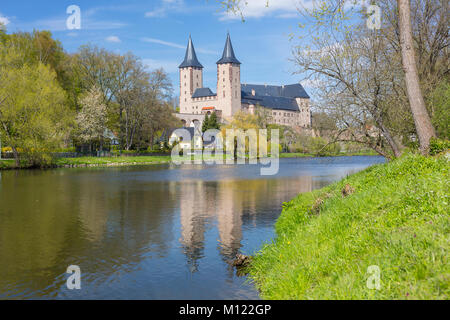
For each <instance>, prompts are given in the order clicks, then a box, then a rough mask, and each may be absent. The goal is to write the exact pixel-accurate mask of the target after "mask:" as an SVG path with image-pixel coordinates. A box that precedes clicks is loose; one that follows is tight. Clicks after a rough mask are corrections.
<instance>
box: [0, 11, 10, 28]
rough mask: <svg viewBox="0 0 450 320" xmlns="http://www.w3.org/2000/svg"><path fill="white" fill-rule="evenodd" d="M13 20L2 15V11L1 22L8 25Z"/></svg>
mask: <svg viewBox="0 0 450 320" xmlns="http://www.w3.org/2000/svg"><path fill="white" fill-rule="evenodd" d="M10 22H11V21H10V20H9V19H8V17H5V16H2V14H1V13H0V24H3V25H5V26H6V25H8V24H9V23H10Z"/></svg>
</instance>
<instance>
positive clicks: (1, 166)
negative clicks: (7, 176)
mask: <svg viewBox="0 0 450 320" xmlns="http://www.w3.org/2000/svg"><path fill="white" fill-rule="evenodd" d="M14 167H15V163H14V160H4V159H0V170H5V169H12V168H14Z"/></svg>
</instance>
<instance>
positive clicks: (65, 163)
mask: <svg viewBox="0 0 450 320" xmlns="http://www.w3.org/2000/svg"><path fill="white" fill-rule="evenodd" d="M369 155H370V156H372V155H377V154H372V153H348V154H344V153H342V154H338V155H327V156H329V157H336V156H369ZM316 156H317V155H314V154H307V153H281V154H280V158H304V157H316ZM224 159H225V158H224ZM170 162H171V156H135V157H131V156H122V157H79V158H57V159H55V160H54V162H53V164H52V165H50V167H54V168H77V167H119V166H133V165H153V164H161V163H170ZM13 169H31V167H30V166H26V165H21V166H19V167H17V166H16V165H15V162H14V160H10V159H7V160H5V159H3V160H0V170H13Z"/></svg>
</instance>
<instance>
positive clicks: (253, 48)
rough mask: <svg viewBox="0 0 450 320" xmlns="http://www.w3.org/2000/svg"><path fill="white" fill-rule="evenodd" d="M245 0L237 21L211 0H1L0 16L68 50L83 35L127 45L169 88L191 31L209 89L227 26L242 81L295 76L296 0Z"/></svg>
mask: <svg viewBox="0 0 450 320" xmlns="http://www.w3.org/2000/svg"><path fill="white" fill-rule="evenodd" d="M246 1H247V3H248V4H247V6H246V7H245V9H244V15H245V22H243V21H242V19H241V17H239V16H235V15H233V14H227V13H226V12H224V10H222V9H221V6H220V4H219V3H218V1H217V0H148V1H142V0H141V1H138V0H129V1H123V0H89V1H87V0H70V1H66V0H42V1H36V0H15V1H13V0H2V1H1V2H0V22H2V23H3V24H6V28H7V32H8V33H11V32H16V31H33V29H38V30H50V31H51V32H52V34H53V36H54V37H55V38H56V39H58V40H59V41H61V43H62V44H63V47H64V49H65V50H66V51H67V52H69V53H73V52H76V51H77V49H78V48H79V47H80V46H81V45H83V44H88V43H90V44H93V45H97V46H99V47H104V48H106V49H108V50H110V51H114V52H116V53H121V54H124V53H126V52H129V51H131V52H132V53H133V54H135V55H136V56H138V57H140V58H141V59H142V61H143V62H144V64H145V65H147V66H148V68H149V69H156V68H159V67H163V68H164V69H165V70H166V72H168V73H169V75H170V77H171V79H172V82H173V85H174V88H178V85H179V84H178V81H179V80H178V66H179V65H180V64H181V62H182V61H183V59H184V54H185V51H186V46H187V41H188V38H189V34H191V36H192V39H193V42H194V47H195V49H196V52H197V57H198V59H199V61H200V62H201V63H202V65H203V66H204V71H203V72H204V86H205V87H210V88H211V89H212V90H213V91H214V92H215V91H216V90H215V86H216V72H217V69H216V62H217V60H219V59H220V57H221V56H222V52H223V48H224V45H225V40H226V35H227V32H229V33H230V35H231V40H232V43H233V47H234V51H235V54H236V57H237V58H238V59H239V60H240V61H241V62H242V65H241V82H242V83H253V84H274V85H282V84H292V83H297V82H299V81H301V80H303V77H302V75H299V74H293V73H294V72H295V71H296V69H295V65H294V64H293V63H292V62H291V61H290V58H291V52H292V47H293V45H294V43H293V42H292V41H291V40H290V39H291V37H290V34H291V33H292V32H295V33H299V32H302V31H299V30H300V29H299V27H298V24H299V23H301V22H302V21H301V20H302V18H301V16H300V15H299V13H298V12H297V7H298V3H297V2H298V1H299V0H270V1H269V6H268V7H267V6H266V2H267V1H266V0H246ZM302 1H303V0H302ZM305 1H306V0H305ZM70 5H76V6H78V7H79V8H80V13H81V25H80V27H81V29H79V30H78V29H75V30H69V29H68V28H67V26H66V20H67V19H68V18H69V16H70V14H68V13H67V8H68V7H69V6H70ZM305 88H306V90H307V91H308V86H307V85H305ZM174 93H175V94H177V92H174Z"/></svg>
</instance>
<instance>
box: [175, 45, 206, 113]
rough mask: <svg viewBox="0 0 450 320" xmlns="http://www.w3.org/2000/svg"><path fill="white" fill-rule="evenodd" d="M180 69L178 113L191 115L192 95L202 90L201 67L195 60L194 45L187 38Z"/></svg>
mask: <svg viewBox="0 0 450 320" xmlns="http://www.w3.org/2000/svg"><path fill="white" fill-rule="evenodd" d="M179 69H180V113H193V112H194V110H193V108H192V98H191V97H192V94H193V93H194V92H195V90H196V89H198V88H203V66H202V65H201V63H200V62H199V61H198V59H197V55H196V54H195V49H194V44H193V43H192V39H191V36H189V41H188V46H187V49H186V55H185V56H184V61H183V63H181V64H180V66H179Z"/></svg>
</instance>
